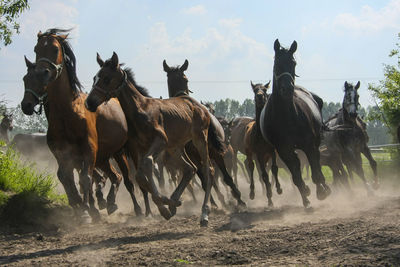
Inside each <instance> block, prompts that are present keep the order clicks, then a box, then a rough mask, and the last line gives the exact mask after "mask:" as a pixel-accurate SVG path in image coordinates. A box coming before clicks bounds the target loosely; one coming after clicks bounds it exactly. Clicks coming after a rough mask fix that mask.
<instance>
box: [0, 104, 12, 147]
mask: <svg viewBox="0 0 400 267" xmlns="http://www.w3.org/2000/svg"><path fill="white" fill-rule="evenodd" d="M12 129H13V123H12V115H11V114H7V113H6V112H4V113H3V119H2V120H1V123H0V140H3V141H4V142H6V143H7V144H8V142H9V141H10V140H9V138H8V132H9V131H11V130H12Z"/></svg>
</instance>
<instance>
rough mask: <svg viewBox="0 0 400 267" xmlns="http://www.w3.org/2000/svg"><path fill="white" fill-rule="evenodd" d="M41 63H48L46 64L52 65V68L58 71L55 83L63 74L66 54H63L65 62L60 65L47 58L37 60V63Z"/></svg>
mask: <svg viewBox="0 0 400 267" xmlns="http://www.w3.org/2000/svg"><path fill="white" fill-rule="evenodd" d="M62 52H63V53H64V51H62ZM40 61H43V62H46V63H48V64H50V66H52V67H53V68H54V69H55V70H56V77H55V78H54V79H53V81H55V80H57V78H58V77H60V75H61V72H62V70H63V63H64V54H63V62H61V63H60V64H58V65H56V64H54V63H53V62H52V61H51V60H50V59H48V58H45V57H42V58H39V59H38V60H37V62H40Z"/></svg>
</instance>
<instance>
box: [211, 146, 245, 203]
mask: <svg viewBox="0 0 400 267" xmlns="http://www.w3.org/2000/svg"><path fill="white" fill-rule="evenodd" d="M211 156H212V157H213V160H214V161H215V163H216V164H217V166H218V168H219V170H220V171H221V172H222V175H223V176H222V177H223V179H224V183H225V184H226V185H228V186H229V187H230V188H231V194H232V196H233V197H234V198H235V199H236V201H237V202H238V205H239V206H246V204H245V203H244V202H243V201H242V199H241V193H240V191H239V189H238V188H237V187H236V185H235V183H234V182H233V179H232V177H231V176H230V175H229V173H228V171H227V169H226V166H225V162H224V158H223V157H222V155H221V154H219V153H217V152H216V151H213V153H211Z"/></svg>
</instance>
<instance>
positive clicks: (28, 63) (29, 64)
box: [24, 56, 35, 69]
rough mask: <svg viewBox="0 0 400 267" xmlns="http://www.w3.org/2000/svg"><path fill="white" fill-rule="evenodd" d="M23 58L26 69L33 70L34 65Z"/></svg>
mask: <svg viewBox="0 0 400 267" xmlns="http://www.w3.org/2000/svg"><path fill="white" fill-rule="evenodd" d="M24 58H25V64H26V66H27V67H28V69H30V68H33V67H34V66H35V64H33V63H32V62H30V61H29V59H28V58H27V57H26V56H24Z"/></svg>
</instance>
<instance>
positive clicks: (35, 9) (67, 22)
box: [20, 0, 79, 39]
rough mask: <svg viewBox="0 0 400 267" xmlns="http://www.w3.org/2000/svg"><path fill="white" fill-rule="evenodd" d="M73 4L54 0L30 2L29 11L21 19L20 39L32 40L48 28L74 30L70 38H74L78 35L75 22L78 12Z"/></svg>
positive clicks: (72, 2)
mask: <svg viewBox="0 0 400 267" xmlns="http://www.w3.org/2000/svg"><path fill="white" fill-rule="evenodd" d="M68 2H69V3H70V5H69V4H68ZM74 3H75V2H74V1H54V0H40V1H38V0H36V1H35V0H33V1H31V2H30V3H29V5H30V9H29V10H28V11H27V12H25V13H24V14H23V16H22V17H21V23H20V24H21V37H23V38H26V39H32V38H33V37H36V34H37V33H38V32H39V31H42V32H44V31H46V30H47V29H50V28H63V29H68V28H74V30H73V31H72V32H71V35H70V36H72V37H74V38H76V37H77V36H78V33H79V28H78V25H77V24H76V22H75V20H76V19H77V17H78V10H77V9H76V8H75V7H74V6H73V5H74Z"/></svg>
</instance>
